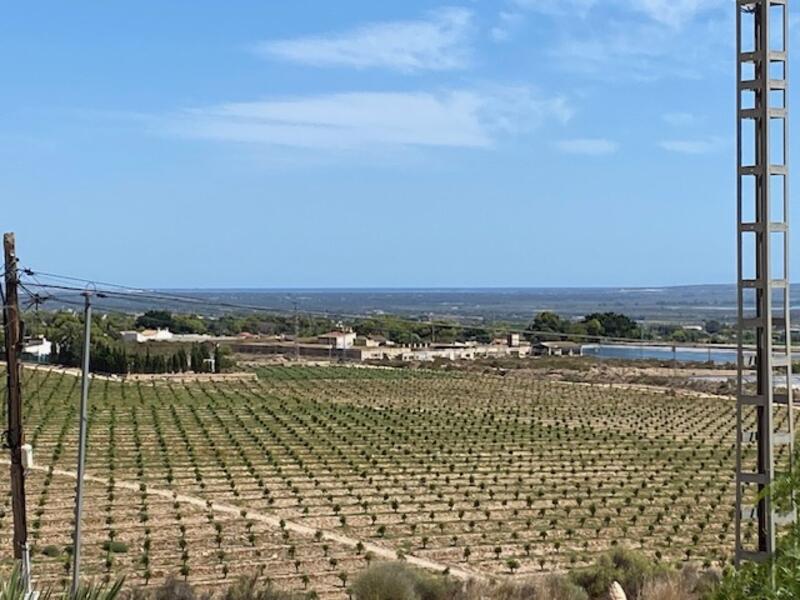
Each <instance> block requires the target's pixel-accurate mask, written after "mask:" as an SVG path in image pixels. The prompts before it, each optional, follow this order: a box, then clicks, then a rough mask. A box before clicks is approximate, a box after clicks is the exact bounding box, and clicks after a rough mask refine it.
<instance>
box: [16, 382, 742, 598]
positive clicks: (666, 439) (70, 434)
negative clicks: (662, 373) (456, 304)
mask: <svg viewBox="0 0 800 600" xmlns="http://www.w3.org/2000/svg"><path fill="white" fill-rule="evenodd" d="M79 388H80V382H79V379H77V378H76V377H74V376H72V375H69V374H65V373H61V372H56V371H35V370H33V369H29V368H26V370H25V381H24V404H25V427H26V436H27V441H28V442H29V443H31V444H32V445H33V446H34V449H35V455H36V463H37V466H36V468H35V469H34V470H33V471H31V472H30V473H29V475H28V478H27V483H26V485H27V497H28V524H29V530H30V532H31V538H32V540H31V541H32V543H33V545H34V546H35V550H34V561H35V562H34V564H35V567H34V568H35V575H36V576H37V577H38V578H39V580H40V581H42V580H45V581H51V582H53V583H57V582H59V581H60V580H61V579H63V578H66V577H68V576H69V556H68V554H67V553H66V552H65V547H66V546H67V545H68V544H69V543H70V536H71V530H72V506H73V505H72V503H73V494H74V485H75V479H74V468H75V457H76V441H77V410H78V398H79ZM734 416H735V415H734V402H733V400H729V399H722V398H714V397H701V396H697V395H682V394H680V393H678V394H675V393H667V392H662V391H659V390H648V389H622V388H617V387H612V386H590V385H581V384H568V383H558V382H546V381H541V380H535V379H533V378H531V377H530V376H526V375H525V374H522V373H520V374H516V373H513V372H512V373H509V374H508V375H506V376H499V375H494V374H492V375H489V374H475V373H466V372H446V373H445V372H433V371H423V370H390V369H357V368H345V367H328V368H326V367H272V368H268V369H264V370H262V371H261V372H260V373H259V380H258V381H246V382H245V381H242V382H230V381H226V382H220V383H202V384H200V383H175V382H171V383H165V382H157V383H152V382H148V383H144V382H139V383H121V382H119V381H110V380H105V379H96V380H94V381H93V382H92V386H91V403H90V430H89V448H88V464H87V475H88V477H87V483H86V489H87V498H86V501H85V509H84V510H85V512H84V515H85V525H84V531H85V537H84V545H83V556H84V563H83V564H84V569H85V573H86V575H87V576H90V577H91V576H93V577H95V578H96V579H102V578H103V577H111V578H115V577H117V576H120V575H125V576H126V578H127V581H128V582H129V583H131V584H140V583H141V584H143V583H145V582H147V581H152V582H153V583H156V582H160V581H161V580H162V579H163V578H164V577H166V576H167V575H170V574H175V575H178V576H184V577H186V578H188V580H189V581H191V582H193V583H196V584H198V585H199V586H201V587H208V588H212V587H214V586H217V585H222V584H224V583H228V582H229V581H230V580H231V579H232V578H234V577H236V576H237V575H240V574H253V573H260V574H262V575H263V576H264V577H269V578H271V579H272V581H274V582H275V584H276V586H278V587H280V588H284V589H291V590H309V591H310V590H314V591H316V592H317V593H318V594H319V596H320V597H325V598H346V597H347V594H346V593H345V588H346V586H347V583H348V582H349V581H352V579H353V577H354V576H355V574H356V573H357V572H359V571H360V570H362V569H363V568H364V567H365V566H366V565H367V563H368V562H369V561H370V560H379V559H382V558H388V557H392V556H394V555H395V554H394V553H396V552H399V553H400V554H401V555H402V556H405V557H406V558H407V559H408V560H410V561H418V562H419V563H420V564H423V565H424V566H427V567H429V568H436V569H444V568H449V569H450V570H451V572H453V573H456V574H461V575H476V576H480V575H500V574H511V573H514V574H515V575H517V576H522V575H526V574H531V573H538V572H543V571H560V570H566V569H569V568H573V567H576V566H580V565H583V564H586V563H588V562H590V561H591V560H592V559H593V557H594V556H596V555H597V554H598V553H600V552H603V551H606V550H608V549H609V548H610V547H611V546H612V545H614V544H621V545H625V546H627V547H632V548H638V549H641V550H642V551H643V552H645V553H646V554H649V555H650V556H651V557H653V558H654V559H659V560H669V561H678V560H691V561H697V562H699V563H704V562H705V563H712V564H719V563H721V562H722V561H725V560H728V559H729V556H730V553H731V550H732V547H733V525H732V511H733V502H734V483H733V466H734V457H735V452H734V450H735V448H734V444H735V437H734V422H735V421H734ZM3 418H4V419H5V416H4V417H3ZM4 460H5V459H4ZM0 485H2V486H3V489H8V469H7V468H3V469H2V476H1V477H0ZM0 513H1V514H2V516H0V558H2V559H3V560H4V563H3V564H5V565H7V564H8V562H9V556H10V549H11V530H12V520H11V510H10V498H9V497H8V495H6V494H4V495H3V497H2V506H0Z"/></svg>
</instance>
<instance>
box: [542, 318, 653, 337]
mask: <svg viewBox="0 0 800 600" xmlns="http://www.w3.org/2000/svg"><path fill="white" fill-rule="evenodd" d="M527 331H528V333H527V335H526V337H527V338H528V339H531V340H543V341H548V340H558V339H568V338H569V337H570V336H573V337H576V338H585V337H587V336H588V337H596V338H598V339H599V338H629V339H630V338H639V337H641V334H642V331H641V330H640V329H639V325H638V323H636V321H634V320H633V319H631V318H630V317H628V316H626V315H623V314H620V313H614V312H604V313H592V314H589V315H586V316H585V317H583V319H581V320H580V321H572V320H570V319H564V318H562V317H560V316H559V315H557V314H556V313H554V312H541V313H539V314H538V315H536V317H535V318H534V319H533V322H532V323H531V324H530V325H529V326H528V328H527Z"/></svg>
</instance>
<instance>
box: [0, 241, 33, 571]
mask: <svg viewBox="0 0 800 600" xmlns="http://www.w3.org/2000/svg"><path fill="white" fill-rule="evenodd" d="M3 249H4V251H5V280H6V301H5V306H4V311H3V315H4V317H5V318H4V321H5V330H6V331H5V334H6V335H5V340H6V364H7V370H6V372H7V379H8V431H7V432H6V442H7V444H8V448H9V450H10V451H11V507H12V510H13V512H14V558H15V559H17V560H23V559H24V558H25V556H26V552H27V547H28V526H27V523H26V521H25V471H24V468H23V466H22V444H23V442H24V439H23V434H22V390H21V388H20V380H21V371H22V365H21V363H20V360H19V354H20V353H21V351H22V325H21V323H20V316H19V314H20V313H19V298H18V295H17V283H18V276H17V255H16V251H15V248H14V234H13V233H6V234H5V235H4V236H3Z"/></svg>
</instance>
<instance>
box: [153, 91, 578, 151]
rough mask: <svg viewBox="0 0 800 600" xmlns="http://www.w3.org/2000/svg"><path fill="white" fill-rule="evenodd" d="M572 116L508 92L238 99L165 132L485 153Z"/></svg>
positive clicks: (303, 144) (175, 121) (532, 96)
mask: <svg viewBox="0 0 800 600" xmlns="http://www.w3.org/2000/svg"><path fill="white" fill-rule="evenodd" d="M571 115H572V111H571V109H570V107H569V105H568V103H567V102H566V100H564V99H563V98H559V97H556V98H542V97H539V96H538V95H537V94H536V93H534V92H533V91H532V90H530V89H528V88H524V87H517V88H515V87H509V88H496V89H493V90H489V91H477V90H451V91H443V92H440V93H429V92H418V93H404V92H396V93H389V92H384V93H374V92H353V93H346V94H328V95H320V96H311V97H298V98H287V99H280V100H277V99H272V100H263V101H254V102H237V103H229V104H222V105H218V106H211V107H207V108H199V109H191V110H186V111H183V112H181V113H180V114H177V115H174V116H172V117H171V118H169V119H168V120H167V122H166V123H165V124H164V126H163V128H164V129H165V130H166V131H167V132H168V133H170V134H173V135H178V136H182V137H189V138H200V139H210V140H218V141H226V142H246V143H253V144H261V145H272V146H292V147H298V148H314V149H346V148H356V147H364V146H387V145H395V146H397V145H402V146H444V147H461V148H487V147H491V146H492V145H493V144H494V143H495V142H496V141H497V140H498V139H499V138H500V137H501V136H504V135H514V134H516V133H519V132H521V131H525V130H529V129H530V128H533V127H536V126H537V125H539V124H540V123H541V122H542V121H544V120H545V119H555V120H556V121H559V122H566V121H567V120H569V119H570V117H571Z"/></svg>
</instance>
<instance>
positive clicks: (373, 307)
mask: <svg viewBox="0 0 800 600" xmlns="http://www.w3.org/2000/svg"><path fill="white" fill-rule="evenodd" d="M160 293H163V294H166V295H175V296H188V297H192V298H197V299H201V300H203V301H204V302H210V303H230V304H241V305H251V306H258V307H262V308H267V309H274V310H276V311H281V312H290V311H292V309H293V305H294V303H295V302H296V303H297V306H298V310H299V311H300V312H324V313H333V314H339V315H369V314H374V315H379V314H397V315H402V316H405V317H426V318H427V317H435V318H453V319H458V320H460V321H463V322H465V323H469V322H475V323H484V324H485V323H491V322H493V321H508V322H514V323H522V322H528V321H529V320H530V319H531V318H532V317H533V316H534V315H535V314H536V313H539V312H541V311H545V310H549V311H554V312H557V313H559V314H561V315H563V316H567V317H573V318H578V317H581V316H583V315H585V314H588V313H591V312H607V311H613V312H620V313H624V314H626V315H628V316H630V317H632V318H634V319H637V320H646V321H650V322H668V323H696V324H702V323H703V322H704V321H706V320H710V319H716V320H721V321H733V320H734V319H735V318H736V289H735V286H733V285H695V286H677V287H647V288H631V287H624V288H623V287H607V288H458V289H455V288H447V289H436V288H429V289H266V290H264V289H181V290H160ZM62 297H63V295H62ZM792 300H793V301H792V306H793V307H795V306H797V307H800V286H795V287H794V288H793V294H792ZM97 307H98V309H100V310H102V309H103V308H106V309H108V310H123V311H126V312H143V311H144V310H147V309H148V308H165V309H168V310H180V311H185V312H190V311H197V312H201V313H209V314H215V313H216V314H218V313H220V312H225V311H224V310H223V309H220V308H215V307H213V306H209V307H204V306H201V305H199V304H198V305H193V304H189V303H183V302H180V301H177V300H176V301H160V300H159V301H157V300H146V299H145V298H142V299H137V300H126V299H114V300H112V299H98V300H97ZM795 318H797V317H795Z"/></svg>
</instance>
